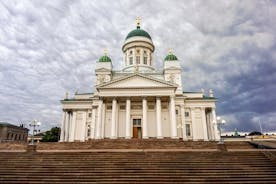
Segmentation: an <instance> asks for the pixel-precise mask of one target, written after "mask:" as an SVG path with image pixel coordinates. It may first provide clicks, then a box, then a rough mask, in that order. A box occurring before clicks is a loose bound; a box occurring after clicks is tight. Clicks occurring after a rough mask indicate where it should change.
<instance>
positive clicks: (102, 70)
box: [95, 68, 110, 72]
mask: <svg viewBox="0 0 276 184" xmlns="http://www.w3.org/2000/svg"><path fill="white" fill-rule="evenodd" d="M95 71H96V72H110V70H109V69H106V68H98V69H96V70H95Z"/></svg>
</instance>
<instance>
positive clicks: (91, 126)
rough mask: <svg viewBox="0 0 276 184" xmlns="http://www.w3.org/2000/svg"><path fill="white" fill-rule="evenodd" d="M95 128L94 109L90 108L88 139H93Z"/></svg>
mask: <svg viewBox="0 0 276 184" xmlns="http://www.w3.org/2000/svg"><path fill="white" fill-rule="evenodd" d="M95 127H96V109H95V108H93V107H92V117H91V124H90V138H91V139H95Z"/></svg>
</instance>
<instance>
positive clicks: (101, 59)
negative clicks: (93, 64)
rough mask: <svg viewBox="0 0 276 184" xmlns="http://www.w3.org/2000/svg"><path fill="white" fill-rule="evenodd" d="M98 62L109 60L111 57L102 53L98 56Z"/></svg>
mask: <svg viewBox="0 0 276 184" xmlns="http://www.w3.org/2000/svg"><path fill="white" fill-rule="evenodd" d="M99 62H111V59H110V57H108V56H107V55H104V56H102V57H100V59H99Z"/></svg>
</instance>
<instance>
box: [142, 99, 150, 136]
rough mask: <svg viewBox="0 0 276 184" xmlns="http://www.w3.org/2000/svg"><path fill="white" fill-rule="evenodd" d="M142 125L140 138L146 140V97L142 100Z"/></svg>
mask: <svg viewBox="0 0 276 184" xmlns="http://www.w3.org/2000/svg"><path fill="white" fill-rule="evenodd" d="M142 104H143V121H142V122H143V125H142V136H143V139H148V138H149V137H148V122H147V111H148V105H147V99H146V97H144V98H143V102H142Z"/></svg>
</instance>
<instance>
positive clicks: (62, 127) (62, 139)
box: [59, 111, 66, 142]
mask: <svg viewBox="0 0 276 184" xmlns="http://www.w3.org/2000/svg"><path fill="white" fill-rule="evenodd" d="M65 121H66V112H64V111H63V113H62V121H61V129H60V139H59V142H64V137H65V135H64V134H65Z"/></svg>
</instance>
